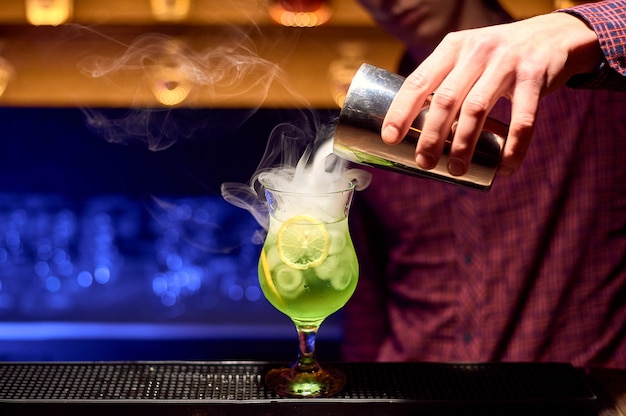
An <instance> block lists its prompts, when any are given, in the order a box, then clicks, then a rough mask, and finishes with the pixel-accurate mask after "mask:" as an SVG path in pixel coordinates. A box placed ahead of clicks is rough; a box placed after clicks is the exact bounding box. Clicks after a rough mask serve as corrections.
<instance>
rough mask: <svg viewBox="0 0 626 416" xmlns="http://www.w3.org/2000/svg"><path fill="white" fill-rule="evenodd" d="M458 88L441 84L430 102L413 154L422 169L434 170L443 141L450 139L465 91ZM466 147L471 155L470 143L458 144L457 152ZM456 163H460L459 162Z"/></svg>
mask: <svg viewBox="0 0 626 416" xmlns="http://www.w3.org/2000/svg"><path fill="white" fill-rule="evenodd" d="M453 73H454V71H453V72H452V73H450V77H452V75H453ZM459 88H462V87H458V86H452V87H448V86H447V85H445V84H442V85H441V86H440V87H439V88H437V91H436V92H435V95H434V96H433V98H432V100H431V102H430V108H429V109H428V115H427V116H426V119H425V121H424V126H423V127H422V133H421V134H420V138H419V141H418V142H417V149H416V152H415V153H416V162H417V165H418V166H419V167H421V168H422V169H432V168H434V167H435V166H436V165H437V163H438V162H439V159H440V158H441V154H442V153H443V148H444V145H445V141H446V139H448V138H449V137H450V133H451V131H452V128H453V123H454V121H455V119H456V115H457V114H458V112H459V108H460V106H461V103H462V102H463V97H464V95H465V91H463V90H461V91H459ZM470 141H471V140H470ZM466 145H467V146H469V147H471V149H470V154H471V150H472V149H473V144H472V143H471V142H470V143H459V145H458V147H457V150H458V149H461V148H462V146H466ZM458 162H459V163H460V162H461V160H459V161H458Z"/></svg>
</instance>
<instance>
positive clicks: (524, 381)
mask: <svg viewBox="0 0 626 416" xmlns="http://www.w3.org/2000/svg"><path fill="white" fill-rule="evenodd" d="M274 366H276V365H274V364H272V363H259V362H169V361H167V362H95V363H92V362H89V363H85V362H66V363H58V362H54V363H0V414H1V415H3V416H10V415H24V414H29V415H30V414H33V415H34V414H37V412H41V413H42V414H45V415H46V416H52V415H79V414H80V415H84V414H89V415H107V416H110V415H112V414H114V415H116V416H118V415H141V414H146V415H150V416H158V415H175V416H186V415H189V416H209V415H220V416H221V415H224V416H226V415H246V416H249V415H255V414H260V415H282V414H284V415H289V416H298V415H303V416H307V415H315V416H323V415H340V414H348V412H350V414H354V412H363V413H362V414H366V415H368V416H370V415H395V414H398V415H404V414H406V415H409V414H411V415H414V414H424V415H431V414H432V415H445V414H463V415H466V414H481V415H491V414H493V415H511V414H520V415H521V414H528V413H531V412H532V414H533V415H534V416H536V415H541V414H546V415H548V414H550V415H554V414H574V415H593V414H596V413H595V412H594V410H593V409H594V407H595V401H596V395H595V394H594V392H593V391H592V389H591V388H590V387H589V386H588V384H587V383H586V378H585V375H584V374H583V373H582V372H581V371H580V370H578V369H576V368H574V367H572V366H570V365H568V364H561V363H545V364H538V363H532V364H529V363H485V364H443V363H363V364H358V363H336V364H332V366H334V367H336V368H339V369H341V370H342V371H344V372H345V373H346V376H347V378H348V384H347V386H346V388H345V389H344V391H343V392H341V393H340V394H339V395H337V396H335V397H333V398H328V399H326V398H325V399H320V398H316V399H285V398H281V397H278V396H277V395H275V394H274V393H272V392H270V391H268V390H266V389H265V387H264V384H263V375H264V374H265V372H266V371H267V370H268V369H269V368H272V367H274Z"/></svg>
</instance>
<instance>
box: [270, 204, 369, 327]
mask: <svg viewBox="0 0 626 416" xmlns="http://www.w3.org/2000/svg"><path fill="white" fill-rule="evenodd" d="M290 232H293V234H294V238H293V240H294V241H293V244H296V248H295V249H293V250H291V249H292V248H293V245H290V246H286V247H285V246H284V244H285V241H284V240H285V237H287V236H288V233H290ZM279 233H280V234H279ZM312 234H314V235H315V240H316V241H310V240H311V238H310V237H311V235H312ZM279 235H280V236H281V237H282V238H279V237H278V236H279ZM298 236H300V237H301V238H302V239H306V240H307V241H304V240H303V241H299V239H298ZM307 236H308V237H307ZM279 241H280V243H281V244H283V245H282V246H280V247H279V246H278V242H279ZM297 245H300V246H301V247H300V249H298V246H297ZM316 245H319V247H314V246H316ZM307 246H309V247H307ZM290 250H291V251H290ZM309 251H314V252H315V253H316V254H314V255H310V254H308V252H309ZM289 256H291V258H290V257H289ZM315 256H317V258H315ZM358 275H359V265H358V262H357V257H356V253H355V252H354V246H353V245H352V240H351V239H350V234H349V232H348V221H347V220H346V219H344V220H341V221H339V222H335V223H329V224H324V223H320V222H313V220H312V219H311V218H309V217H303V216H299V217H293V218H292V219H290V220H288V221H287V222H280V221H278V220H276V219H274V218H270V226H269V231H268V235H267V237H266V239H265V244H264V246H263V251H262V253H261V259H260V261H259V281H260V283H261V288H262V289H263V293H265V296H266V297H267V299H268V300H269V301H270V303H271V304H272V305H274V307H276V309H278V310H279V311H281V312H283V313H284V314H285V315H287V316H289V317H290V318H291V319H292V320H294V321H297V322H298V323H301V324H312V323H318V322H321V321H323V320H324V319H325V318H326V317H327V316H329V315H330V314H332V313H334V312H337V311H338V310H339V309H341V308H342V307H343V306H344V305H345V304H346V302H347V301H348V299H350V297H351V296H352V293H353V292H354V289H355V288H356V283H357V279H358Z"/></svg>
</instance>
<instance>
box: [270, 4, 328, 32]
mask: <svg viewBox="0 0 626 416" xmlns="http://www.w3.org/2000/svg"><path fill="white" fill-rule="evenodd" d="M268 12H269V15H270V17H271V18H272V20H274V21H275V22H276V23H280V24H281V25H283V26H291V27H313V26H320V25H323V24H324V23H326V22H328V20H329V19H330V16H331V15H332V7H331V6H330V4H329V1H328V0H273V1H271V2H270V4H269V6H268Z"/></svg>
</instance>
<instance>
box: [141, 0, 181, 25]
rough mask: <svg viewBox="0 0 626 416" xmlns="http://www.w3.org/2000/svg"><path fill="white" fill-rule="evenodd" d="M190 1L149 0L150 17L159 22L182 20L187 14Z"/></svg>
mask: <svg viewBox="0 0 626 416" xmlns="http://www.w3.org/2000/svg"><path fill="white" fill-rule="evenodd" d="M190 2H191V0H150V5H151V6H152V15H153V16H154V18H155V19H157V20H161V21H179V20H183V19H184V18H186V17H187V14H189V5H190Z"/></svg>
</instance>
